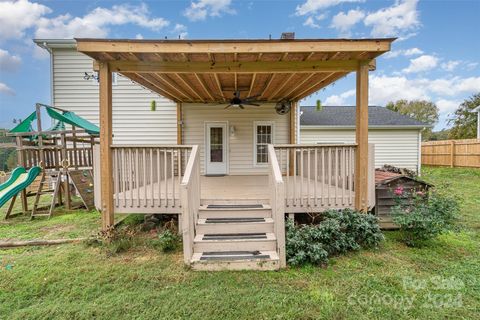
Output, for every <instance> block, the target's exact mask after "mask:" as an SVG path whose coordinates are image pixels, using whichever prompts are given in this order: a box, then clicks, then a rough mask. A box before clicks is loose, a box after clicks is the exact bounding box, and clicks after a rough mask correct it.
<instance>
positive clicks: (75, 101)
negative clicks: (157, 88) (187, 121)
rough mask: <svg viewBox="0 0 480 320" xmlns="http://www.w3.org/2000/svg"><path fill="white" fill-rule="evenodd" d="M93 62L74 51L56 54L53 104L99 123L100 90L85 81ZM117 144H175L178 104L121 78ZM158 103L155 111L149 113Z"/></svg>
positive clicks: (115, 92) (116, 92)
mask: <svg viewBox="0 0 480 320" xmlns="http://www.w3.org/2000/svg"><path fill="white" fill-rule="evenodd" d="M92 62H93V60H92V59H91V58H90V57H88V56H86V55H84V54H82V53H79V52H77V51H76V50H75V49H54V50H53V101H54V104H55V106H56V107H59V108H63V109H66V110H70V111H73V112H75V113H76V114H78V115H79V116H81V117H84V118H85V119H87V120H89V121H91V122H93V123H95V124H97V125H98V123H99V106H98V104H99V97H98V94H99V87H98V84H96V83H95V81H94V80H85V79H84V78H83V77H84V76H85V72H87V73H90V74H93V63H92ZM112 98H113V135H114V137H113V141H114V143H115V144H176V143H177V127H176V117H177V116H176V104H175V103H174V102H172V101H170V100H168V99H166V98H164V97H162V96H159V95H158V94H156V93H152V92H151V91H150V90H147V89H144V88H142V87H141V86H139V85H138V84H136V83H133V82H132V81H131V80H130V79H128V78H125V77H123V76H121V75H118V78H117V83H116V84H115V85H114V86H112ZM152 100H155V101H156V111H151V110H150V104H151V101H152Z"/></svg>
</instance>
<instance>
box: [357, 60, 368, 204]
mask: <svg viewBox="0 0 480 320" xmlns="http://www.w3.org/2000/svg"><path fill="white" fill-rule="evenodd" d="M355 136H356V143H357V152H356V155H355V208H356V209H357V210H361V211H364V212H366V211H367V210H368V64H360V65H359V67H358V70H357V110H356V127H355Z"/></svg>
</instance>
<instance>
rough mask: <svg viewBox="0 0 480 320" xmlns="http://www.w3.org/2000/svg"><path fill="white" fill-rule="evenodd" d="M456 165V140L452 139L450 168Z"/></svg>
mask: <svg viewBox="0 0 480 320" xmlns="http://www.w3.org/2000/svg"><path fill="white" fill-rule="evenodd" d="M453 167H455V140H450V168H453Z"/></svg>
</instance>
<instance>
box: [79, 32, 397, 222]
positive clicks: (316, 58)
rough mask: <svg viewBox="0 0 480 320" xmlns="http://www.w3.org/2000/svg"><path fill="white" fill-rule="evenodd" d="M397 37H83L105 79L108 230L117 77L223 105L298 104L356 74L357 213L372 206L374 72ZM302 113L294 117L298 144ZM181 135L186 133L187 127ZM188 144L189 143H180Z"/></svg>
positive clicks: (179, 97)
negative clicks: (249, 99) (236, 101)
mask: <svg viewBox="0 0 480 320" xmlns="http://www.w3.org/2000/svg"><path fill="white" fill-rule="evenodd" d="M394 40H395V39H391V38H388V39H355V40H349V39H333V40H332V39H298V40H110V39H76V41H77V50H78V51H79V52H82V53H84V54H86V55H88V56H90V57H92V58H93V59H94V60H95V62H94V69H96V70H98V71H99V76H100V128H101V134H100V137H101V138H100V145H101V158H102V164H101V181H102V186H101V189H102V209H103V227H104V228H107V227H109V226H111V225H112V224H113V181H112V180H113V179H112V151H111V145H112V72H118V73H120V74H122V75H124V76H126V77H128V78H130V79H131V80H133V81H135V82H137V83H138V84H140V85H142V86H144V87H146V88H148V89H150V90H152V91H154V92H157V93H158V94H160V95H162V96H164V97H167V98H169V99H171V100H173V101H175V102H177V104H178V106H179V108H180V107H181V103H219V102H220V103H222V102H226V101H228V100H229V99H230V98H231V97H232V96H233V93H234V92H236V91H240V92H242V97H243V96H258V100H260V101H264V102H278V101H280V100H283V99H285V100H289V101H292V102H293V103H296V102H297V101H299V100H300V99H302V98H305V97H307V96H309V95H311V94H313V93H315V92H316V91H318V90H320V89H322V88H324V87H326V86H328V85H329V84H331V83H333V82H335V81H336V80H338V79H340V78H342V77H344V76H345V75H347V74H348V73H350V72H356V75H357V80H356V82H357V85H356V90H357V95H356V99H357V102H356V105H357V117H356V128H357V129H356V143H357V153H356V161H355V172H356V176H355V185H356V186H358V188H356V190H357V192H356V193H355V207H356V208H357V209H361V210H365V209H366V208H367V198H368V197H367V187H366V186H367V163H368V72H369V70H372V69H374V68H375V58H376V57H378V56H379V55H381V54H383V53H385V52H387V51H389V50H390V46H391V43H392V42H393V41H394ZM295 119H296V108H295V110H293V112H292V113H291V129H290V130H291V133H290V140H291V143H295V132H296V128H295V127H294V123H295ZM179 130H181V128H180V127H179ZM179 143H181V140H179Z"/></svg>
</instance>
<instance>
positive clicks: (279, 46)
mask: <svg viewBox="0 0 480 320" xmlns="http://www.w3.org/2000/svg"><path fill="white" fill-rule="evenodd" d="M394 40H395V39H355V40H346V39H304V40H302V39H298V40H294V41H285V40H243V41H242V40H204V41H202V40H177V41H175V40H166V41H161V40H135V41H131V40H104V39H100V40H99V39H76V41H77V50H78V51H80V52H85V53H88V52H109V53H114V52H132V53H136V52H138V53H207V52H210V53H227V54H229V53H260V52H261V53H284V52H289V53H290V52H295V53H302V52H306V53H310V52H338V51H351V52H363V51H375V52H379V53H382V52H386V51H389V50H390V44H391V42H392V41H394Z"/></svg>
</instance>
